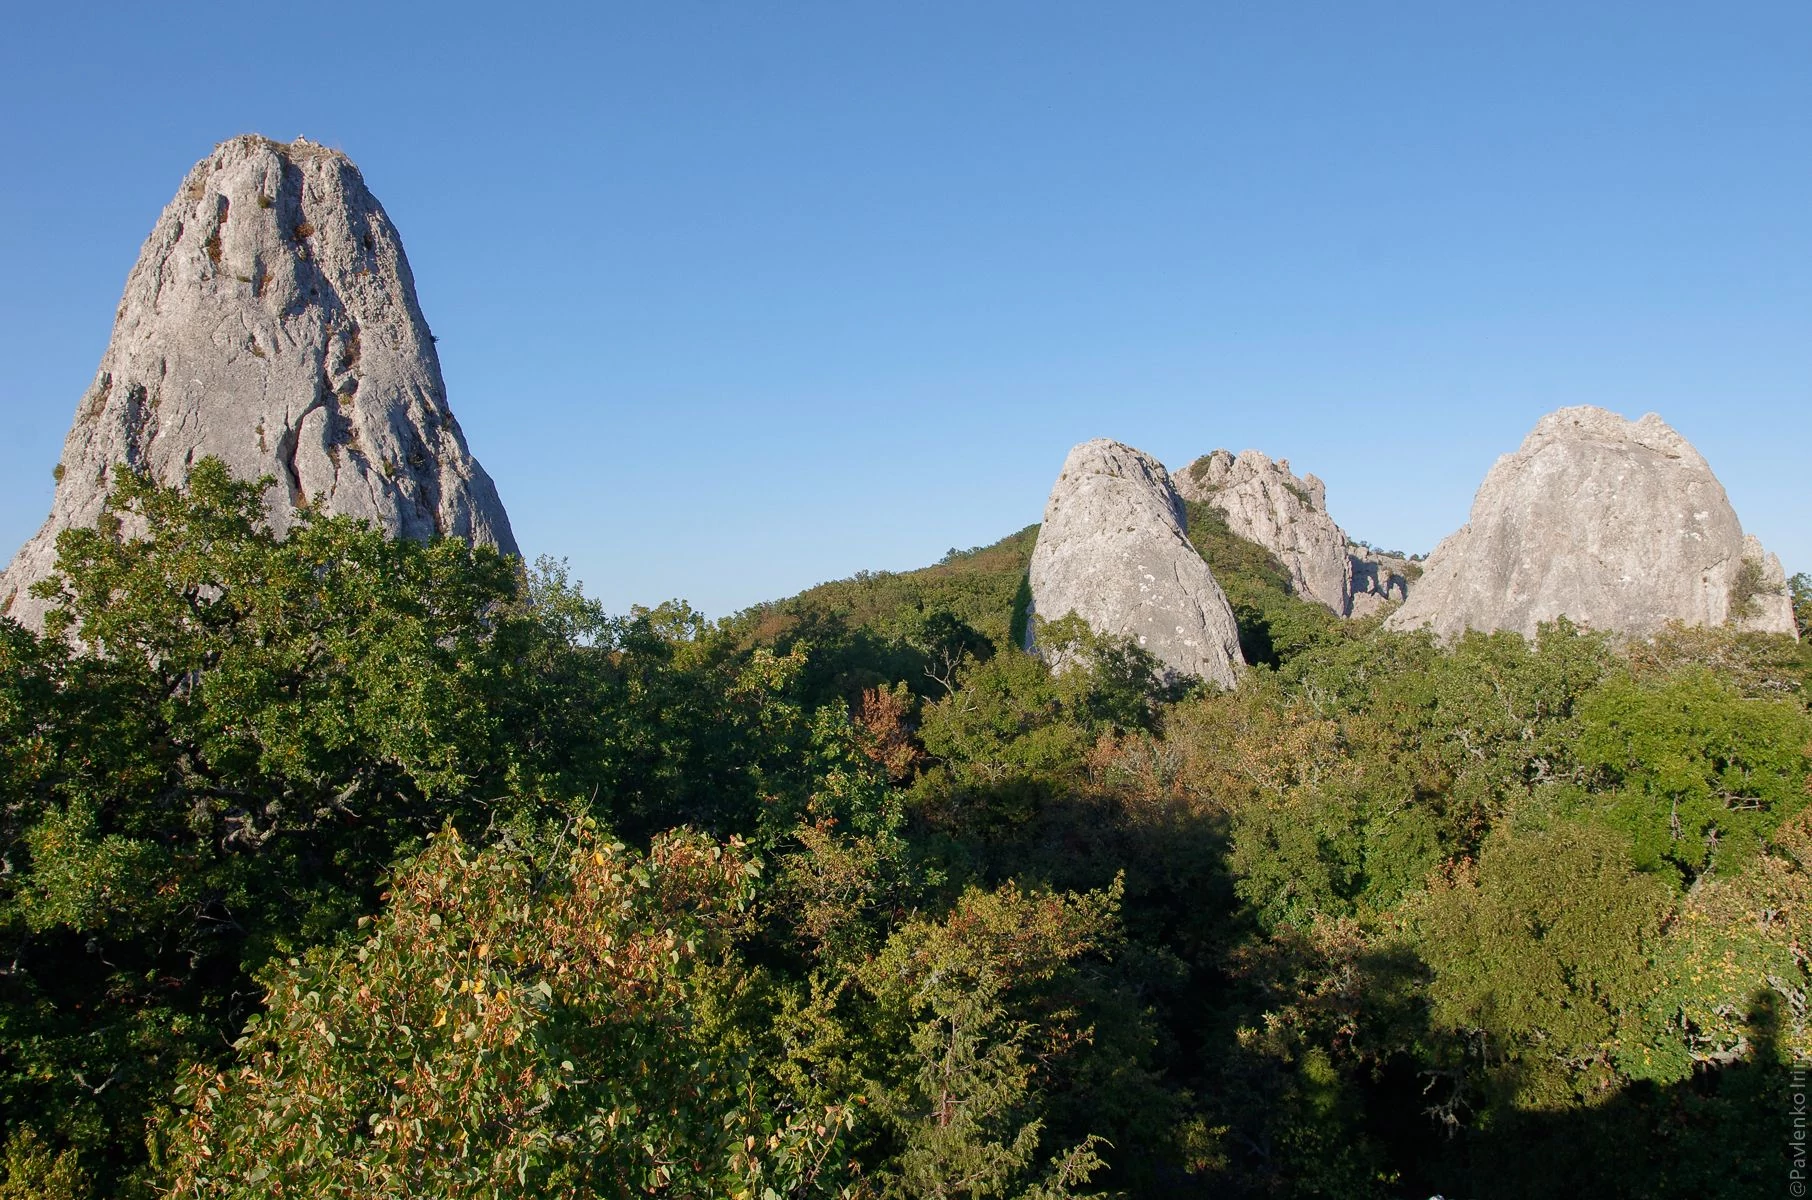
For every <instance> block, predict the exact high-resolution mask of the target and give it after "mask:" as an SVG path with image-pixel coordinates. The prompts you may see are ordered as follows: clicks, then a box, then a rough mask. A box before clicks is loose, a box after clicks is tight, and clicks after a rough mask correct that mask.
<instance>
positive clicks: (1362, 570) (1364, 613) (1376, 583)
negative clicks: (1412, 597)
mask: <svg viewBox="0 0 1812 1200" xmlns="http://www.w3.org/2000/svg"><path fill="white" fill-rule="evenodd" d="M1346 549H1347V556H1346V561H1347V568H1348V571H1349V576H1350V579H1351V581H1352V582H1351V591H1352V599H1351V600H1349V601H1348V607H1347V611H1346V615H1347V616H1349V617H1369V616H1371V615H1372V614H1373V613H1375V612H1377V611H1378V610H1379V609H1381V608H1383V607H1384V606H1385V605H1386V604H1390V603H1392V602H1396V603H1401V602H1403V601H1404V600H1407V599H1409V587H1410V581H1411V580H1412V579H1414V578H1415V577H1416V576H1417V575H1418V574H1420V572H1421V567H1420V566H1419V565H1417V564H1416V563H1414V562H1411V561H1410V560H1409V559H1407V558H1403V557H1401V556H1400V555H1396V554H1385V553H1384V552H1383V551H1381V550H1372V549H1369V548H1367V547H1365V546H1361V545H1358V544H1349V545H1348V546H1347V548H1346Z"/></svg>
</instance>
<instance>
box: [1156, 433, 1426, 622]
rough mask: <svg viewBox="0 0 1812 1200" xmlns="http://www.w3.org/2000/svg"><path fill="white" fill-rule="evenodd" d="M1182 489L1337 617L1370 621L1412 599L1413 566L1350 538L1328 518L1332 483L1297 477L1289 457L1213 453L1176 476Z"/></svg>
mask: <svg viewBox="0 0 1812 1200" xmlns="http://www.w3.org/2000/svg"><path fill="white" fill-rule="evenodd" d="M1177 491H1178V492H1179V493H1180V494H1181V495H1182V497H1183V498H1184V499H1186V500H1190V501H1194V502H1196V503H1198V504H1207V505H1211V506H1212V507H1214V508H1215V509H1217V510H1218V511H1219V512H1220V513H1221V515H1222V516H1223V517H1225V518H1226V521H1227V527H1228V528H1229V529H1230V530H1232V531H1233V533H1234V534H1235V535H1237V536H1239V537H1242V538H1245V539H1246V540H1247V541H1249V542H1255V543H1257V544H1258V545H1260V546H1263V547H1264V548H1265V549H1266V550H1268V551H1270V552H1271V554H1272V555H1273V556H1275V557H1276V559H1277V560H1278V562H1280V563H1282V564H1283V566H1284V569H1285V570H1287V571H1288V572H1289V573H1290V583H1291V587H1292V590H1294V591H1295V593H1296V594H1297V595H1298V596H1301V597H1302V598H1303V599H1305V600H1310V601H1313V602H1315V603H1317V604H1322V605H1325V606H1326V607H1327V608H1329V609H1331V610H1332V611H1333V612H1334V613H1335V614H1337V615H1339V616H1342V617H1348V616H1365V615H1366V614H1368V613H1371V612H1374V611H1376V610H1377V609H1378V608H1380V607H1382V606H1383V605H1384V604H1386V603H1388V602H1390V601H1393V600H1402V599H1404V598H1405V597H1406V596H1407V595H1408V591H1409V579H1410V576H1411V574H1412V572H1411V570H1410V564H1409V563H1408V561H1407V560H1405V559H1402V558H1398V557H1396V556H1394V555H1386V554H1380V553H1378V552H1376V551H1373V550H1371V549H1369V548H1367V547H1364V546H1360V545H1358V544H1357V543H1355V542H1354V541H1353V540H1352V539H1351V538H1349V537H1348V536H1347V534H1346V531H1345V530H1343V529H1341V528H1340V526H1339V525H1337V524H1335V523H1334V518H1333V517H1331V516H1329V515H1328V508H1327V485H1326V484H1324V483H1323V482H1322V481H1321V480H1320V479H1318V478H1316V477H1315V476H1314V475H1304V476H1298V475H1297V474H1296V473H1295V472H1293V471H1292V470H1291V469H1290V463H1289V460H1287V459H1277V460H1273V459H1271V458H1270V457H1269V456H1267V455H1265V454H1261V453H1260V452H1259V451H1257V450H1242V451H1241V452H1240V453H1239V454H1237V455H1235V454H1233V453H1232V452H1231V451H1228V450H1215V451H1212V452H1211V453H1208V454H1204V455H1203V456H1202V457H1200V458H1198V459H1196V460H1195V461H1194V462H1192V463H1190V464H1189V465H1188V466H1187V467H1185V468H1183V470H1182V471H1180V472H1179V473H1178V475H1177Z"/></svg>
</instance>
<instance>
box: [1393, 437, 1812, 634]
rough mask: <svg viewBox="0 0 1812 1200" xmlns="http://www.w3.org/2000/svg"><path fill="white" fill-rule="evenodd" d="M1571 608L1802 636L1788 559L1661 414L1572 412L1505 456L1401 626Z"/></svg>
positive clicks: (1591, 619)
mask: <svg viewBox="0 0 1812 1200" xmlns="http://www.w3.org/2000/svg"><path fill="white" fill-rule="evenodd" d="M1563 615H1564V616H1566V617H1569V618H1570V619H1572V620H1573V621H1574V622H1576V623H1578V624H1581V625H1588V626H1590V627H1592V628H1594V629H1604V630H1611V631H1614V632H1616V633H1620V634H1626V635H1632V636H1645V635H1648V634H1651V633H1653V632H1655V630H1657V629H1659V628H1660V627H1661V626H1662V625H1663V624H1665V623H1667V622H1668V621H1672V620H1679V621H1684V622H1686V623H1688V624H1691V625H1720V624H1722V623H1724V621H1725V620H1727V619H1734V620H1736V622H1737V623H1738V624H1739V625H1740V626H1742V627H1744V628H1748V629H1757V630H1766V631H1772V632H1783V633H1792V632H1793V630H1794V624H1793V607H1792V602H1791V600H1790V598H1789V596H1788V593H1787V588H1786V580H1785V573H1784V572H1783V571H1782V569H1781V565H1780V560H1779V559H1778V558H1775V557H1774V556H1773V555H1770V554H1766V553H1764V552H1763V550H1762V548H1761V544H1760V543H1759V542H1757V541H1756V540H1755V539H1754V538H1753V537H1745V536H1744V534H1743V529H1742V526H1741V525H1740V524H1739V523H1738V521H1737V515H1736V513H1735V512H1734V511H1733V510H1732V509H1731V507H1730V500H1729V498H1728V497H1726V496H1725V494H1724V488H1723V486H1722V485H1721V484H1720V483H1718V481H1717V477H1716V476H1714V475H1713V474H1712V473H1711V468H1710V467H1709V466H1708V465H1706V462H1705V460H1704V459H1703V458H1701V457H1700V456H1699V453H1698V451H1696V450H1694V449H1693V448H1692V446H1691V445H1690V444H1689V443H1688V442H1687V441H1686V439H1685V438H1683V437H1681V436H1680V435H1679V434H1678V433H1676V432H1674V430H1672V429H1671V428H1669V427H1668V426H1667V424H1666V423H1665V422H1664V421H1662V420H1661V418H1660V417H1658V416H1656V415H1654V414H1653V413H1650V414H1649V415H1648V416H1645V417H1643V418H1642V419H1641V420H1640V421H1629V420H1625V419H1624V418H1623V417H1621V416H1618V415H1617V414H1616V413H1612V412H1607V411H1605V410H1604V409H1601V408H1592V407H1579V408H1563V409H1561V410H1560V411H1558V412H1555V413H1550V414H1549V415H1548V416H1545V417H1543V418H1542V419H1541V421H1540V422H1538V423H1537V424H1536V426H1535V429H1534V430H1533V431H1532V432H1531V433H1530V434H1529V436H1528V437H1527V438H1526V439H1525V440H1524V441H1523V444H1522V448H1521V449H1519V450H1517V451H1516V453H1514V454H1507V455H1505V456H1504V457H1502V458H1500V459H1498V460H1497V464H1496V465H1495V466H1493V467H1492V468H1491V471H1490V473H1489V474H1487V475H1486V476H1485V482H1484V484H1483V485H1481V486H1480V488H1479V491H1478V496H1477V498H1476V499H1474V500H1473V503H1472V517H1471V520H1470V521H1468V523H1467V524H1466V525H1464V526H1462V527H1461V528H1460V530H1459V531H1458V532H1457V533H1454V534H1453V535H1452V536H1450V537H1448V538H1447V539H1446V540H1445V541H1443V542H1442V543H1441V544H1440V546H1439V547H1437V548H1436V550H1435V551H1434V553H1433V554H1431V555H1430V556H1429V558H1428V562H1427V568H1426V571H1425V572H1424V574H1423V576H1422V578H1421V580H1419V581H1418V582H1417V584H1416V587H1415V589H1414V590H1413V591H1412V592H1411V593H1410V597H1409V600H1408V602H1407V603H1405V604H1404V606H1403V607H1402V608H1400V609H1398V610H1397V611H1396V612H1395V613H1393V614H1391V616H1390V617H1389V619H1388V622H1387V623H1388V624H1389V625H1390V626H1391V627H1393V628H1397V629H1413V628H1417V627H1419V626H1424V625H1427V626H1432V627H1433V628H1434V629H1435V631H1436V632H1437V633H1439V634H1441V635H1442V636H1452V635H1454V634H1457V633H1460V632H1461V631H1463V630H1465V629H1468V628H1470V629H1479V630H1496V629H1513V630H1516V631H1518V632H1519V633H1522V634H1524V635H1526V636H1533V634H1534V633H1535V629H1536V625H1537V624H1538V623H1540V622H1542V621H1550V620H1553V619H1554V618H1556V617H1560V616H1563Z"/></svg>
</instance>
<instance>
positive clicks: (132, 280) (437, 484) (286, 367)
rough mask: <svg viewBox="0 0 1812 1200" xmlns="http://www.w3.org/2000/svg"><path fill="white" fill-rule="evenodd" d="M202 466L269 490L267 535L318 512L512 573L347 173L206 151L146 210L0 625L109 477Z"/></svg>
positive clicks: (333, 160)
mask: <svg viewBox="0 0 1812 1200" xmlns="http://www.w3.org/2000/svg"><path fill="white" fill-rule="evenodd" d="M207 455H213V456H215V457H217V458H219V459H221V460H223V461H224V462H225V463H226V465H227V466H228V468H230V469H231V470H232V472H233V473H234V475H236V476H238V477H239V478H242V479H256V478H259V477H261V476H265V475H269V476H273V477H274V478H275V479H276V481H277V486H276V487H275V488H273V489H272V490H271V491H270V493H269V494H268V495H267V497H266V502H267V505H268V507H269V512H270V520H271V523H272V526H273V527H274V528H276V529H278V530H279V531H281V530H283V529H286V528H287V527H288V526H289V524H290V523H291V522H292V521H293V519H294V510H295V509H296V508H298V507H303V506H309V505H314V504H315V503H316V502H317V500H318V501H319V503H320V506H321V508H322V509H324V510H325V511H326V512H328V513H336V514H348V515H351V516H356V517H363V518H366V519H368V520H370V521H372V522H374V523H375V524H377V525H378V526H380V527H381V528H383V529H384V530H385V531H386V532H388V533H390V534H391V535H393V536H398V537H414V538H426V537H430V536H433V535H436V534H445V535H450V536H457V537H463V538H467V539H469V540H471V541H473V542H477V543H482V544H487V545H492V546H496V547H497V548H498V549H500V550H503V551H504V552H506V553H511V554H513V553H516V540H515V537H514V536H513V535H512V534H511V532H510V522H509V517H508V516H507V515H505V513H504V510H503V504H502V502H501V501H499V500H498V498H497V489H496V488H495V487H494V486H493V485H492V483H491V479H490V476H488V475H486V474H485V472H484V469H483V468H482V467H480V466H479V465H478V462H477V460H475V459H474V458H473V457H472V455H471V453H470V452H469V451H468V450H467V449H466V441H465V437H464V435H463V434H461V433H460V430H459V425H458V423H457V422H456V421H455V420H454V418H453V413H452V410H451V409H449V408H448V407H447V390H446V385H445V384H444V383H443V382H442V380H441V374H440V360H439V357H438V355H436V353H435V350H434V339H433V337H432V336H431V335H430V334H429V332H428V325H427V322H426V321H425V320H423V318H422V313H421V307H420V305H419V304H418V303H417V301H416V297H415V281H414V278H413V276H411V274H410V271H409V264H408V261H407V260H406V259H405V258H404V256H403V245H402V241H401V240H400V239H399V238H398V236H397V232H396V228H395V226H393V225H392V224H391V223H390V218H389V217H388V216H387V215H386V214H385V212H384V209H383V207H382V206H381V205H380V204H379V203H378V202H377V199H376V198H375V197H373V196H372V194H371V192H370V191H369V190H367V188H366V187H365V181H364V180H363V179H362V178H361V177H360V175H359V171H358V168H357V167H355V166H354V165H353V164H352V161H351V160H350V159H348V158H347V157H346V156H345V155H344V154H340V153H338V152H337V151H333V150H329V149H326V148H325V147H322V146H318V145H315V144H314V143H312V142H309V141H307V140H306V139H303V138H297V139H296V140H295V141H294V142H292V143H289V144H287V145H286V144H284V143H281V142H273V141H269V140H267V139H265V138H261V137H256V136H251V135H247V136H243V137H237V138H233V139H232V140H231V141H227V142H223V143H221V145H219V146H218V147H216V148H215V150H214V152H213V153H212V154H210V155H209V156H208V157H207V158H205V159H203V160H202V161H201V162H199V163H197V164H196V165H195V167H194V169H193V170H191V171H190V172H189V174H188V177H187V178H186V179H184V180H183V184H182V187H181V189H180V190H179V191H178V192H177V194H176V198H175V199H174V200H172V201H171V202H170V203H169V205H168V206H167V207H165V209H164V211H163V215H162V216H161V217H159V218H158V221H157V225H156V227H155V228H154V229H152V231H151V236H150V237H149V238H148V239H146V241H145V245H144V248H143V249H142V250H141V251H140V252H139V257H138V263H137V264H136V265H135V266H134V267H133V268H132V274H131V275H130V276H129V277H128V278H127V280H126V292H125V296H124V297H123V298H122V300H121V301H120V306H119V311H118V314H117V317H116V320H115V322H114V326H113V338H112V340H111V341H110V342H109V343H108V346H107V351H106V353H105V354H104V355H103V356H102V358H101V365H100V371H99V373H98V374H97V375H96V377H95V381H94V384H93V386H92V387H90V388H89V390H88V393H87V395H85V396H84V397H83V398H82V400H81V402H80V404H79V405H78V406H77V409H76V415H75V423H74V424H73V426H71V428H70V431H69V436H68V438H67V440H66V441H65V442H64V444H63V457H62V460H61V462H60V463H59V465H58V471H57V479H58V484H57V492H56V499H55V500H54V501H53V502H52V506H51V512H50V517H49V519H48V520H46V521H45V523H44V526H43V528H42V529H40V530H39V531H38V533H37V535H36V536H35V537H33V538H32V539H31V541H29V542H27V543H26V544H25V546H24V547H23V548H22V549H21V550H20V551H19V553H18V554H17V556H15V557H14V559H13V561H12V564H11V565H10V566H9V567H7V569H6V572H5V573H4V575H0V613H5V614H6V615H9V616H11V617H13V618H14V619H16V620H19V621H21V622H23V623H25V624H28V625H34V626H35V625H37V624H39V623H40V622H41V620H42V618H43V613H44V609H45V605H44V602H43V601H40V600H38V599H36V598H35V597H32V596H30V595H29V594H28V593H27V590H26V589H27V588H28V587H30V585H31V584H32V583H34V582H36V581H37V580H39V579H42V578H44V577H45V576H46V575H47V574H48V573H49V572H50V571H51V569H52V567H53V566H54V564H55V560H56V537H57V534H58V533H59V532H61V531H62V530H64V529H67V528H70V527H72V526H83V525H89V524H92V523H93V522H94V520H95V517H96V516H97V515H98V513H99V512H100V508H101V503H102V501H103V500H104V499H105V497H106V495H107V491H108V489H109V487H110V486H111V474H112V471H113V469H114V467H115V466H116V465H117V464H119V463H126V464H128V465H130V466H133V467H136V468H140V469H143V470H147V471H149V472H150V473H151V474H152V476H153V477H155V478H157V479H158V480H161V481H163V482H165V483H176V482H180V481H181V480H182V479H184V478H185V477H186V476H187V473H188V470H189V468H190V467H191V466H192V465H193V463H194V462H195V461H196V460H197V459H200V458H202V457H204V456H207Z"/></svg>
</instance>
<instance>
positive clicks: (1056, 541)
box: [1028, 438, 1245, 687]
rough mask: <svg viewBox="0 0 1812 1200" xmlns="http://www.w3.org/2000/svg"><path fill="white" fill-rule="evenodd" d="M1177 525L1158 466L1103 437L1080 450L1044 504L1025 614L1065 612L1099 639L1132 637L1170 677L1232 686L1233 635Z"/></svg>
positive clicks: (1239, 661) (1212, 585) (1172, 494)
mask: <svg viewBox="0 0 1812 1200" xmlns="http://www.w3.org/2000/svg"><path fill="white" fill-rule="evenodd" d="M1184 521H1185V518H1184V515H1183V503H1182V500H1181V499H1180V498H1179V497H1178V496H1177V493H1176V490H1175V488H1173V487H1172V486H1171V482H1170V476H1169V474H1168V473H1167V472H1166V471H1165V470H1164V466H1163V464H1162V463H1160V462H1158V461H1157V460H1156V459H1154V458H1152V457H1150V456H1149V455H1146V454H1141V453H1140V452H1139V451H1137V450H1134V449H1133V448H1132V447H1130V446H1125V445H1122V444H1120V443H1119V442H1114V441H1109V440H1107V439H1105V438H1097V439H1095V440H1094V441H1089V442H1083V443H1082V444H1081V445H1079V446H1077V447H1076V448H1075V449H1073V450H1071V451H1070V453H1069V457H1068V458H1066V459H1065V460H1064V463H1063V471H1062V473H1061V474H1060V475H1059V476H1058V478H1057V483H1056V485H1055V486H1054V487H1053V488H1052V489H1051V496H1050V500H1049V501H1048V502H1047V503H1046V505H1045V510H1044V524H1043V525H1042V526H1041V527H1040V529H1039V531H1038V544H1037V546H1036V547H1035V548H1034V549H1033V551H1032V567H1031V590H1032V607H1031V611H1032V612H1033V613H1035V614H1036V615H1039V616H1042V617H1046V618H1050V619H1056V618H1060V617H1064V616H1067V615H1068V614H1070V613H1072V612H1073V613H1075V614H1076V615H1077V616H1079V617H1081V618H1082V619H1083V620H1084V621H1086V622H1087V623H1088V625H1089V627H1090V628H1091V629H1093V630H1095V631H1096V632H1098V633H1108V634H1115V635H1120V636H1128V637H1132V638H1133V639H1135V640H1136V641H1137V642H1138V644H1139V645H1141V646H1143V647H1144V648H1145V649H1146V650H1148V651H1150V652H1151V653H1152V654H1153V655H1154V656H1155V657H1156V658H1157V659H1158V661H1159V662H1161V663H1163V664H1164V665H1165V667H1167V668H1168V669H1169V670H1170V671H1171V672H1173V673H1175V674H1177V675H1195V676H1200V677H1201V678H1203V679H1208V680H1211V681H1213V682H1215V683H1218V684H1220V685H1222V686H1223V687H1231V686H1232V685H1233V682H1234V675H1235V672H1236V670H1237V669H1238V668H1239V667H1241V666H1243V665H1245V660H1244V659H1243V658H1242V657H1241V656H1240V650H1239V629H1238V626H1237V625H1236V624H1235V622H1234V619H1233V609H1232V607H1231V606H1230V605H1229V604H1228V603H1227V597H1226V595H1225V594H1224V593H1222V591H1221V588H1220V585H1219V584H1218V583H1216V582H1215V580H1214V574H1213V572H1211V571H1210V570H1209V569H1208V564H1207V563H1205V562H1203V561H1202V556H1201V555H1200V554H1197V553H1196V550H1195V547H1194V546H1192V545H1190V544H1189V538H1188V535H1187V534H1186V533H1185V532H1184V530H1185V524H1184ZM1029 636H1030V634H1029V633H1028V637H1029Z"/></svg>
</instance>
